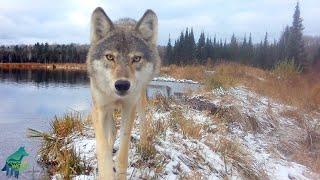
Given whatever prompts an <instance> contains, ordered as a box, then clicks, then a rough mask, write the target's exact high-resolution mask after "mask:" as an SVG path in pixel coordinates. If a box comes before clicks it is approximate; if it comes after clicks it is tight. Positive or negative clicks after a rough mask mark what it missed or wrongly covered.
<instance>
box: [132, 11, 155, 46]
mask: <svg viewBox="0 0 320 180" xmlns="http://www.w3.org/2000/svg"><path fill="white" fill-rule="evenodd" d="M136 30H137V31H139V32H140V33H141V35H142V37H143V38H144V39H145V40H146V41H147V42H150V43H152V44H155V45H156V44H157V36H158V18H157V15H156V13H154V12H153V11H152V10H150V9H148V10H147V11H146V12H145V13H144V15H143V16H142V18H141V19H140V20H139V22H138V23H137V26H136Z"/></svg>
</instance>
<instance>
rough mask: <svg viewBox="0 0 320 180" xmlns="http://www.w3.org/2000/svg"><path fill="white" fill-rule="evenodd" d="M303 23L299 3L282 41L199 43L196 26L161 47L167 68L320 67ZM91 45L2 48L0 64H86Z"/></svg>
mask: <svg viewBox="0 0 320 180" xmlns="http://www.w3.org/2000/svg"><path fill="white" fill-rule="evenodd" d="M303 30H304V26H303V20H302V17H301V15H300V7H299V3H297V5H296V7H295V11H294V14H293V21H292V24H291V25H288V26H286V28H285V29H284V30H283V32H282V33H281V36H280V38H279V39H278V40H271V39H270V38H269V37H268V33H267V32H266V34H265V37H264V40H262V41H261V42H260V43H253V39H252V36H251V33H248V34H247V35H244V37H241V38H239V37H237V36H236V35H235V34H233V35H232V37H231V38H230V40H227V39H221V38H219V37H216V36H214V37H213V38H212V37H210V36H208V35H207V36H206V35H205V33H204V32H201V34H200V37H199V39H198V40H197V41H196V40H195V37H194V32H193V29H192V27H191V28H186V30H183V31H182V32H181V33H180V36H179V37H178V38H177V39H175V40H172V39H171V38H170V37H169V40H168V43H167V45H166V46H159V52H160V55H161V58H162V64H163V65H170V64H176V65H195V64H202V65H204V64H207V63H209V64H212V63H216V62H229V61H230V62H239V63H242V64H248V65H252V66H256V67H261V68H264V69H270V68H273V67H274V66H275V65H276V64H278V63H279V62H281V61H285V60H292V61H294V63H295V64H296V66H299V67H301V69H305V68H306V67H317V66H319V64H320V37H311V36H304V35H303ZM88 48H89V45H86V44H84V45H81V44H74V43H72V44H62V45H60V44H50V45H49V44H48V43H36V44H34V45H11V46H5V45H2V46H0V63H84V62H85V60H86V54H87V51H88Z"/></svg>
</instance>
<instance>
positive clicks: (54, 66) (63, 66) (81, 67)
mask: <svg viewBox="0 0 320 180" xmlns="http://www.w3.org/2000/svg"><path fill="white" fill-rule="evenodd" d="M0 69H45V70H74V71H86V70H87V66H86V64H85V63H46V64H45V63H0Z"/></svg>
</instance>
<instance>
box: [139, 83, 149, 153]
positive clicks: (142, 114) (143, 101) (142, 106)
mask: <svg viewBox="0 0 320 180" xmlns="http://www.w3.org/2000/svg"><path fill="white" fill-rule="evenodd" d="M147 103H148V101H147V94H146V89H144V90H143V91H142V93H141V97H140V101H139V104H138V107H137V111H138V115H139V118H140V122H139V126H140V127H139V131H140V146H142V148H144V146H145V145H146V144H145V143H146V141H147V128H146V106H147Z"/></svg>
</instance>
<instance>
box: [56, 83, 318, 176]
mask: <svg viewBox="0 0 320 180" xmlns="http://www.w3.org/2000/svg"><path fill="white" fill-rule="evenodd" d="M154 80H156V81H159V80H161V81H169V82H188V83H194V84H197V82H194V81H191V80H175V79H173V78H170V77H158V78H155V79H154ZM190 98H199V99H207V100H209V101H210V102H211V103H213V104H215V105H216V106H217V107H219V108H220V109H224V108H230V107H233V108H235V109H236V110H237V111H238V112H239V115H240V116H243V117H252V118H253V119H254V120H255V122H256V126H257V127H258V128H259V131H257V132H253V131H252V130H247V129H246V127H245V125H246V124H241V123H248V122H241V121H240V122H239V121H237V120H236V119H235V121H234V122H232V123H231V124H230V125H227V126H226V127H227V128H229V129H227V130H225V129H223V128H222V127H224V126H225V124H223V123H224V122H222V123H221V122H218V121H216V120H215V118H214V116H213V115H210V114H208V113H205V112H202V111H198V110H195V109H191V108H189V106H188V105H185V104H180V103H176V102H170V106H171V108H170V110H169V111H161V110H157V109H155V107H153V108H150V112H149V113H150V114H151V115H152V120H153V121H154V122H156V121H161V122H162V121H163V122H164V123H166V122H167V123H168V122H169V121H170V118H171V116H170V115H171V113H172V112H173V111H174V110H176V109H177V108H179V109H181V111H182V115H183V116H184V117H185V119H186V120H188V121H192V122H193V123H194V124H197V125H202V126H203V127H207V128H210V129H215V131H213V132H211V131H210V132H209V131H204V129H202V131H201V137H199V138H198V139H194V138H192V137H186V136H185V135H183V134H182V132H181V130H180V129H179V128H178V129H173V128H171V127H168V128H167V129H165V132H164V136H156V138H155V142H154V145H155V149H156V155H155V157H154V158H153V159H149V160H143V164H142V165H141V166H136V164H137V163H138V162H139V161H141V156H140V154H139V152H138V151H137V149H136V147H137V143H138V141H139V139H140V135H139V130H138V127H139V126H137V124H138V123H139V122H138V119H137V120H136V121H135V122H136V125H135V128H134V129H133V132H132V137H133V140H132V142H131V147H130V150H129V163H130V165H129V167H128V171H127V177H128V179H129V178H130V179H141V178H146V179H151V178H156V179H179V178H182V179H184V178H185V177H186V176H188V175H192V174H194V175H196V176H195V177H197V178H201V177H204V178H205V179H224V178H225V177H228V178H230V179H247V178H246V177H244V176H242V175H241V169H239V167H237V166H236V165H235V163H237V162H236V160H233V159H230V158H229V159H228V158H227V161H226V160H225V158H224V155H223V152H219V150H218V149H219V148H218V147H219V141H220V140H221V139H227V140H229V141H230V142H231V143H235V144H238V145H239V147H238V148H240V149H242V150H243V151H244V152H245V153H247V157H246V158H249V160H250V161H249V162H252V163H251V164H247V166H248V167H249V168H252V172H255V173H256V174H258V175H259V173H260V172H264V173H265V174H266V175H267V176H268V178H270V179H316V178H318V177H319V174H316V173H314V172H312V171H311V170H310V169H309V168H308V167H306V166H304V165H301V164H298V163H297V162H293V161H292V160H291V159H289V158H286V157H285V155H283V154H282V153H281V151H280V150H278V149H277V148H275V147H276V145H279V144H280V145H281V138H282V139H283V138H290V139H291V140H292V141H293V142H294V141H295V140H297V139H299V138H301V137H300V136H299V135H301V136H303V133H304V132H303V130H302V129H301V128H300V127H298V126H296V123H295V122H294V120H293V119H290V118H287V117H284V116H282V112H283V111H286V110H294V109H295V108H294V107H291V106H287V105H284V104H281V103H280V102H277V101H275V100H272V99H271V98H268V97H264V96H261V95H259V94H257V93H255V92H253V91H251V90H249V89H247V88H246V87H234V88H230V89H222V88H219V89H214V90H213V91H212V92H211V93H207V94H197V93H194V94H193V95H192V96H190ZM173 107H174V108H173ZM301 113H303V112H301ZM302 117H306V118H309V119H311V120H313V121H316V120H319V119H320V118H319V114H315V115H312V116H311V115H309V114H304V115H303V116H302ZM246 120H247V119H245V121H246ZM313 121H311V122H313ZM318 122H319V121H318ZM297 132H301V133H298V134H299V135H296V134H295V135H296V137H293V136H294V133H297ZM93 134H94V133H93V129H92V128H88V130H87V131H86V132H85V133H84V135H80V134H75V135H74V137H73V145H74V146H75V149H76V150H77V152H79V153H80V154H81V156H82V157H85V158H86V160H87V161H88V162H90V166H91V167H93V169H95V170H94V172H93V173H92V174H90V175H88V176H87V175H79V176H76V177H74V179H76V180H85V179H96V177H97V174H96V171H97V170H96V168H97V161H96V158H95V139H94V135H93ZM280 137H281V138H280ZM118 148H119V139H117V140H116V142H115V147H114V149H118ZM270 149H272V150H270ZM150 164H157V165H158V166H159V167H158V168H159V169H160V170H157V168H156V167H155V165H153V166H150ZM197 173H199V175H198V174H197ZM56 176H57V177H58V175H56ZM263 178H264V177H262V179H263Z"/></svg>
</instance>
